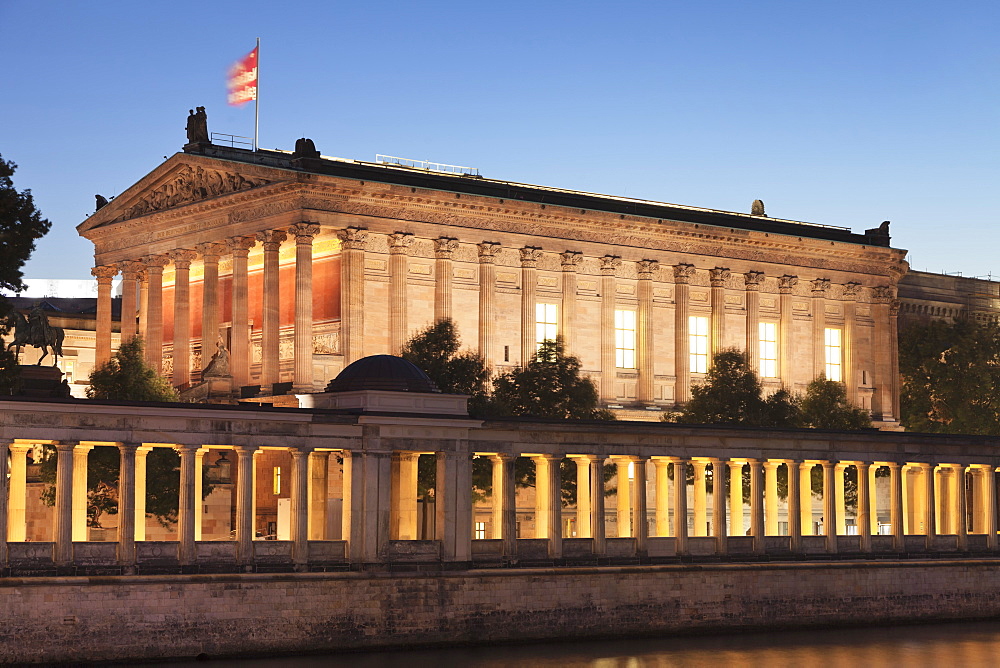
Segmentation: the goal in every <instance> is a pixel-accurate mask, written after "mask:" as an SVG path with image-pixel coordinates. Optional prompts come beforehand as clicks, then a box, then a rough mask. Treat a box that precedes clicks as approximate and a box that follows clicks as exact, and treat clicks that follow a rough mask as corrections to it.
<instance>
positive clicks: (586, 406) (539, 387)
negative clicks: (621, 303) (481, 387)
mask: <svg viewBox="0 0 1000 668" xmlns="http://www.w3.org/2000/svg"><path fill="white" fill-rule="evenodd" d="M493 401H494V403H495V404H496V409H497V411H498V413H499V414H501V415H530V416H533V417H545V418H563V419H568V420H614V419H615V416H614V413H612V412H611V411H609V410H606V409H603V408H601V407H600V401H599V395H598V393H597V387H595V386H594V383H593V381H591V380H590V379H589V378H584V377H583V376H581V375H580V360H579V358H577V357H575V356H573V355H567V354H566V350H565V347H564V345H563V342H562V340H561V339H556V340H555V341H552V340H547V341H544V342H542V344H541V345H540V346H539V348H538V352H536V353H535V355H534V356H533V357H532V358H531V361H530V362H528V364H527V365H525V366H524V367H523V368H520V369H515V370H513V371H509V372H507V373H505V374H503V375H501V376H499V377H498V378H496V380H494V381H493Z"/></svg>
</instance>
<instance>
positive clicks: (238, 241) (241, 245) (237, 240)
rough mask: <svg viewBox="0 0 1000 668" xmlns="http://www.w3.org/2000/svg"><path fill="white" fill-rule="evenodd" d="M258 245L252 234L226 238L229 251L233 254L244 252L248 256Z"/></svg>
mask: <svg viewBox="0 0 1000 668" xmlns="http://www.w3.org/2000/svg"><path fill="white" fill-rule="evenodd" d="M256 245H257V239H256V238H255V237H251V236H245V237H230V238H229V239H226V246H228V248H229V251H230V252H231V253H232V254H233V255H238V254H242V255H244V256H246V254H247V252H248V251H249V250H250V249H251V248H253V247H254V246H256Z"/></svg>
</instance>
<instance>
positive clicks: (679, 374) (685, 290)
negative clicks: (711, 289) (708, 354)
mask: <svg viewBox="0 0 1000 668" xmlns="http://www.w3.org/2000/svg"><path fill="white" fill-rule="evenodd" d="M694 272H695V269H694V265H692V264H678V265H675V266H674V376H675V377H676V380H675V381H674V388H675V389H674V402H675V403H677V404H685V403H687V402H688V400H689V399H690V398H691V339H690V323H689V322H688V317H689V315H690V313H691V296H690V293H691V287H690V282H691V277H692V276H694Z"/></svg>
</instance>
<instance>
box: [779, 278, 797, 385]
mask: <svg viewBox="0 0 1000 668" xmlns="http://www.w3.org/2000/svg"><path fill="white" fill-rule="evenodd" d="M798 282H799V278H798V276H789V275H787V274H786V275H784V276H781V277H780V278H779V279H778V292H779V293H780V294H779V296H778V302H779V305H780V309H781V316H780V320H779V321H778V349H779V351H780V352H779V353H778V367H779V370H778V373H779V374H780V375H781V384H782V385H783V386H784V387H786V388H788V389H791V388H792V387H794V385H793V380H792V370H793V369H794V365H793V364H792V291H793V290H794V289H795V286H796V285H798Z"/></svg>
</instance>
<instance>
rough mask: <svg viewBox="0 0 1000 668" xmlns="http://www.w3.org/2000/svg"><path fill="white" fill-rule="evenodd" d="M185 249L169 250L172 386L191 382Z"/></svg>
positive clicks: (188, 266) (188, 273)
mask: <svg viewBox="0 0 1000 668" xmlns="http://www.w3.org/2000/svg"><path fill="white" fill-rule="evenodd" d="M195 257H197V254H196V253H195V252H194V251H191V250H187V249H178V250H175V251H171V252H170V258H171V259H172V260H173V261H174V353H173V354H174V373H173V378H172V379H171V383H172V384H173V385H174V387H179V386H181V385H187V384H190V382H191V260H193V259H195Z"/></svg>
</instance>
